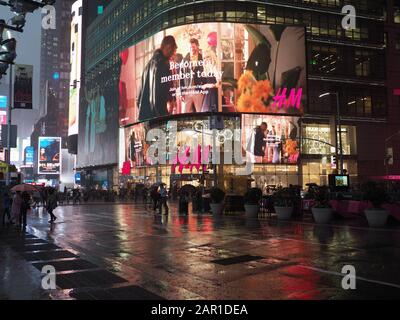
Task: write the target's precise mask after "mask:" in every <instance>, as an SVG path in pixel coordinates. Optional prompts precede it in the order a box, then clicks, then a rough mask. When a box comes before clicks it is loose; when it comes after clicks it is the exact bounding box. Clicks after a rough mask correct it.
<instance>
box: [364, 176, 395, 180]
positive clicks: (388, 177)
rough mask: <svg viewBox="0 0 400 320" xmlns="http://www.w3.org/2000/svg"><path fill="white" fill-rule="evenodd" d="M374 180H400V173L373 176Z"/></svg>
mask: <svg viewBox="0 0 400 320" xmlns="http://www.w3.org/2000/svg"><path fill="white" fill-rule="evenodd" d="M371 179H374V180H400V175H387V176H375V177H371Z"/></svg>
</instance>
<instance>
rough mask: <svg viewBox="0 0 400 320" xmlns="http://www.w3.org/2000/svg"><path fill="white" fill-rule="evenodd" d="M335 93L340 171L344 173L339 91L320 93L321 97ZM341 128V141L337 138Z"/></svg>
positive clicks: (337, 150)
mask: <svg viewBox="0 0 400 320" xmlns="http://www.w3.org/2000/svg"><path fill="white" fill-rule="evenodd" d="M329 95H335V96H336V121H335V134H336V153H337V154H338V155H339V171H340V174H343V145H342V124H341V120H340V103H339V93H338V92H325V93H322V94H320V95H319V98H322V97H325V96H329ZM338 130H339V143H338V139H337V132H338Z"/></svg>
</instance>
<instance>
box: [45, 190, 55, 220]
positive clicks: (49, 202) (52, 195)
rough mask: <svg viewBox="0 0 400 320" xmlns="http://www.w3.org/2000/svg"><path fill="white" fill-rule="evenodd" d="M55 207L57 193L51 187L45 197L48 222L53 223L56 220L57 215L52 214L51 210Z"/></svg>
mask: <svg viewBox="0 0 400 320" xmlns="http://www.w3.org/2000/svg"><path fill="white" fill-rule="evenodd" d="M55 208H57V194H56V192H55V190H54V189H53V188H51V189H50V190H49V197H48V199H47V212H48V213H49V215H50V220H49V223H53V222H54V221H56V220H57V217H56V216H55V215H54V213H53V210H54V209H55Z"/></svg>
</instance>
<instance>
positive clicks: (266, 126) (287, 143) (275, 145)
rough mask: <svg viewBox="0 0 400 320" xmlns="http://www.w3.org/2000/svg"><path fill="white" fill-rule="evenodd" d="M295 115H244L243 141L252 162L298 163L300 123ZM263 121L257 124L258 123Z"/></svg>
mask: <svg viewBox="0 0 400 320" xmlns="http://www.w3.org/2000/svg"><path fill="white" fill-rule="evenodd" d="M294 119H295V118H293V117H284V116H283V117H278V116H262V115H257V116H255V115H244V116H243V128H244V131H243V134H244V137H243V138H244V139H243V143H247V145H246V146H247V147H246V152H247V155H248V157H247V158H248V160H249V161H251V162H252V163H272V164H280V163H293V164H294V163H297V160H298V158H299V155H300V150H299V145H298V142H297V135H298V130H299V129H298V128H299V127H298V125H296V124H295V121H294ZM259 121H261V123H260V124H259V125H257V123H259Z"/></svg>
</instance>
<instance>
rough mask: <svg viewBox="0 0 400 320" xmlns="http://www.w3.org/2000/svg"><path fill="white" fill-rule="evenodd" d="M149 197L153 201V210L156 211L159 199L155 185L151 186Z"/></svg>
mask: <svg viewBox="0 0 400 320" xmlns="http://www.w3.org/2000/svg"><path fill="white" fill-rule="evenodd" d="M150 197H151V200H152V201H153V210H154V211H156V210H157V208H158V207H159V204H158V203H159V201H160V194H159V193H158V188H157V187H152V188H151V192H150Z"/></svg>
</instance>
